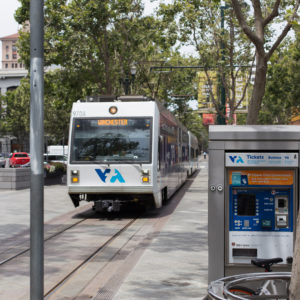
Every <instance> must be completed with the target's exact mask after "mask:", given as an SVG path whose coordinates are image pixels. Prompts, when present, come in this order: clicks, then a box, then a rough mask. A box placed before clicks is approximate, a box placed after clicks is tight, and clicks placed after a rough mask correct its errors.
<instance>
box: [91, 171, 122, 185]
mask: <svg viewBox="0 0 300 300" xmlns="http://www.w3.org/2000/svg"><path fill="white" fill-rule="evenodd" d="M95 171H96V172H97V174H98V176H99V177H100V179H101V180H102V181H103V182H104V183H105V182H106V178H107V174H109V173H110V171H111V169H105V170H104V172H103V171H102V170H100V169H95ZM116 180H119V182H121V183H124V182H125V180H124V178H123V176H122V175H121V173H120V171H119V170H117V169H115V175H113V176H112V177H111V178H110V182H111V183H115V182H116Z"/></svg>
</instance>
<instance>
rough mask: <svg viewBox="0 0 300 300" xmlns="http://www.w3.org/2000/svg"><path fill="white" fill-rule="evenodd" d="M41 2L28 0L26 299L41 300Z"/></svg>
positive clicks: (42, 278) (42, 281)
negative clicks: (28, 244) (28, 207)
mask: <svg viewBox="0 0 300 300" xmlns="http://www.w3.org/2000/svg"><path fill="white" fill-rule="evenodd" d="M43 6H44V1H43V0H31V1H30V154H31V186H30V300H42V299H44V169H43V139H44V49H43V41H44V10H43Z"/></svg>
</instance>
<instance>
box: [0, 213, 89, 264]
mask: <svg viewBox="0 0 300 300" xmlns="http://www.w3.org/2000/svg"><path fill="white" fill-rule="evenodd" d="M87 219H88V218H85V219H82V220H80V221H78V222H76V223H74V224H72V225H69V226H67V227H65V228H64V229H62V230H59V231H57V232H55V233H53V234H52V235H50V236H48V237H47V238H45V239H44V242H47V241H48V240H50V239H52V238H54V237H56V236H58V235H60V234H62V233H64V232H65V231H67V230H69V229H71V228H73V227H75V226H76V225H78V224H80V223H82V222H84V221H86V220H87ZM10 249H14V248H10ZM28 251H30V247H27V248H26V249H24V250H22V251H20V252H18V253H17V254H15V255H13V256H11V257H9V258H7V259H4V260H2V261H0V267H1V266H2V265H4V264H6V263H8V262H9V261H11V260H13V259H14V258H17V257H19V256H21V255H22V254H24V253H26V252H28Z"/></svg>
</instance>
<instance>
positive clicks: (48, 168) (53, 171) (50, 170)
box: [44, 162, 67, 177]
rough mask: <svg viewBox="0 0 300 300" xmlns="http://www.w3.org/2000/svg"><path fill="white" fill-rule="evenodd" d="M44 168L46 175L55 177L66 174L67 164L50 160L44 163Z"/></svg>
mask: <svg viewBox="0 0 300 300" xmlns="http://www.w3.org/2000/svg"><path fill="white" fill-rule="evenodd" d="M44 170H45V172H46V177H57V176H62V175H64V174H66V172H67V166H66V164H64V163H59V162H51V163H47V164H44Z"/></svg>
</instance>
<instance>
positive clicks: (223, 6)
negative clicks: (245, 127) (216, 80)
mask: <svg viewBox="0 0 300 300" xmlns="http://www.w3.org/2000/svg"><path fill="white" fill-rule="evenodd" d="M228 7H229V6H228V5H226V4H225V3H224V2H223V1H222V2H221V7H220V9H221V36H222V39H221V54H222V63H223V62H224V60H225V55H224V50H225V46H224V10H225V9H226V8H228ZM219 76H220V94H221V95H220V98H221V104H220V106H219V109H220V111H221V113H219V114H218V116H217V124H220V125H225V124H226V121H225V114H226V94H225V87H224V82H223V77H224V71H222V74H220V75H219Z"/></svg>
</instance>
